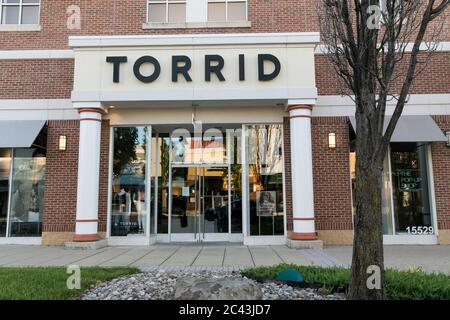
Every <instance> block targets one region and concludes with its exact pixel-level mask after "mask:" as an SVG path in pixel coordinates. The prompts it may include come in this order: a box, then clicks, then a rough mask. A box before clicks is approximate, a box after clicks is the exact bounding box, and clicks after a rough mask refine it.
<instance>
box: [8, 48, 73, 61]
mask: <svg viewBox="0 0 450 320" xmlns="http://www.w3.org/2000/svg"><path fill="white" fill-rule="evenodd" d="M74 57H75V55H74V53H73V50H2V51H0V60H25V59H73V58H74Z"/></svg>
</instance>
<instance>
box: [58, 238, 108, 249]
mask: <svg viewBox="0 0 450 320" xmlns="http://www.w3.org/2000/svg"><path fill="white" fill-rule="evenodd" d="M107 246H108V240H99V241H85V242H75V241H74V242H66V243H65V247H66V249H89V250H98V249H101V248H104V247H107Z"/></svg>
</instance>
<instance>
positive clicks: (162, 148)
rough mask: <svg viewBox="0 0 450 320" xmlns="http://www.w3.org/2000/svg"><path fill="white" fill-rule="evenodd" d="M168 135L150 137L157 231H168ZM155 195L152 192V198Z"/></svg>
mask: <svg viewBox="0 0 450 320" xmlns="http://www.w3.org/2000/svg"><path fill="white" fill-rule="evenodd" d="M169 146H170V138H169V134H157V135H154V136H153V137H152V151H153V154H152V162H153V163H152V168H155V169H154V170H152V186H153V188H156V190H157V194H156V197H157V202H156V203H155V202H153V203H154V204H155V205H156V206H157V208H156V210H157V212H156V215H157V221H158V225H157V231H158V233H168V230H169V163H170V162H169V161H170V160H169ZM154 195H155V193H154V192H152V196H154Z"/></svg>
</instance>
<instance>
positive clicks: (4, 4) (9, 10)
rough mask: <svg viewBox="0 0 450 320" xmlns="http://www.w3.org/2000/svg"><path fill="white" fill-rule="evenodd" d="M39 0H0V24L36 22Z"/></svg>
mask: <svg viewBox="0 0 450 320" xmlns="http://www.w3.org/2000/svg"><path fill="white" fill-rule="evenodd" d="M39 10H40V0H0V12H1V14H0V24H38V23H39Z"/></svg>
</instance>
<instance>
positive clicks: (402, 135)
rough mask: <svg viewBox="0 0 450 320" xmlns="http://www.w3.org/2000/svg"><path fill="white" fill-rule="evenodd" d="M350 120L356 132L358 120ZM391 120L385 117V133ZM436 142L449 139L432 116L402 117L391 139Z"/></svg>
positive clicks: (396, 140) (395, 140)
mask: <svg viewBox="0 0 450 320" xmlns="http://www.w3.org/2000/svg"><path fill="white" fill-rule="evenodd" d="M349 118H350V122H351V124H352V127H353V129H354V130H355V132H356V118H355V117H349ZM390 120H391V117H390V116H387V117H385V119H384V131H386V128H387V126H388V124H389V121H390ZM435 141H447V137H446V136H445V135H444V133H443V132H442V131H441V129H439V127H438V125H437V124H436V122H434V120H433V118H431V117H430V116H401V117H400V119H399V120H398V123H397V126H396V128H395V130H394V133H393V134H392V138H391V142H435Z"/></svg>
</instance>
